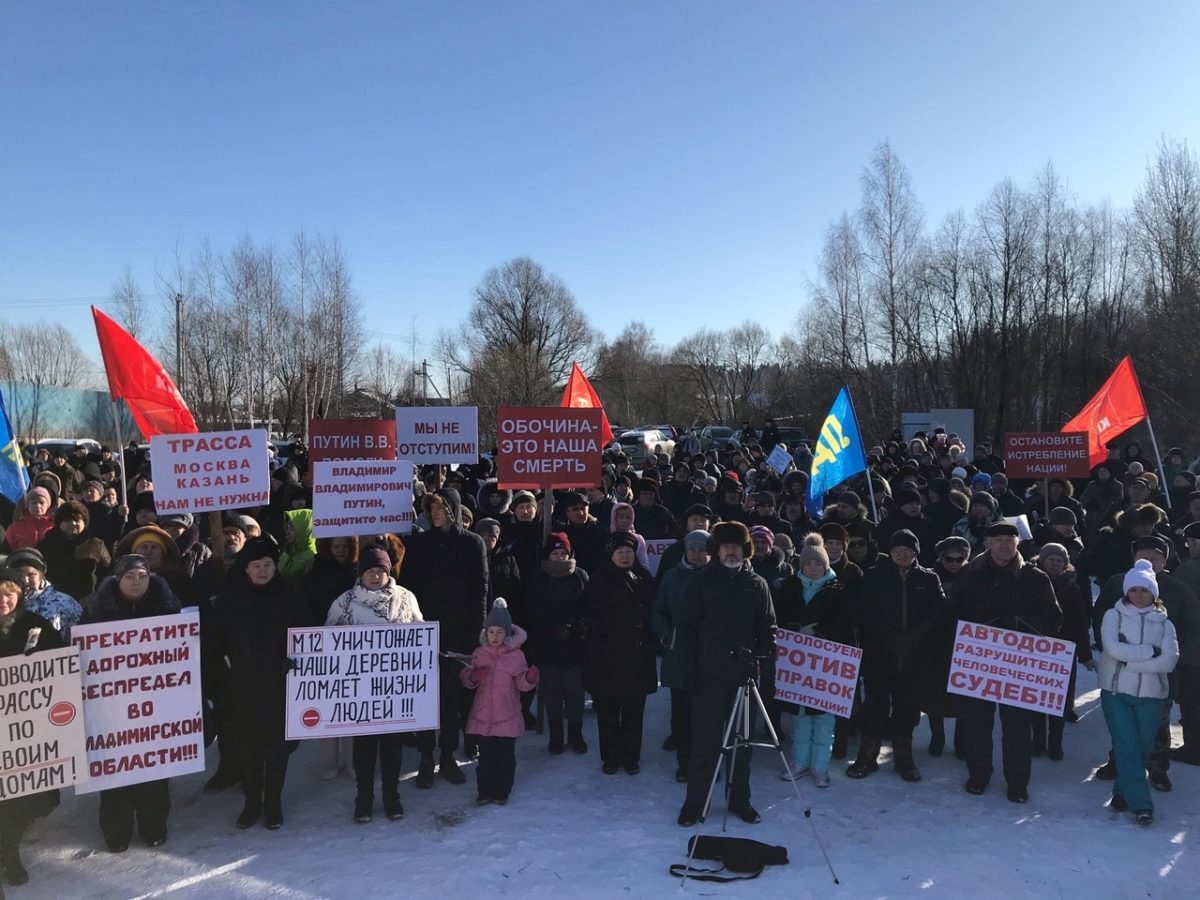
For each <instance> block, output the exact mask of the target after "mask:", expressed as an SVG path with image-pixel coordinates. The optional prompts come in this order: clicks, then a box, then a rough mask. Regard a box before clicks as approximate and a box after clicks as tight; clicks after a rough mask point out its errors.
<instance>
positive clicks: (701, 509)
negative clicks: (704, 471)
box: [683, 475, 716, 522]
mask: <svg viewBox="0 0 1200 900" xmlns="http://www.w3.org/2000/svg"><path fill="white" fill-rule="evenodd" d="M708 477H710V478H711V477H712V476H711V475H710V476H708ZM691 516H704V518H706V519H708V520H709V521H712V520H713V519H715V518H716V516H714V515H713V511H712V510H711V509H709V508H708V507H707V506H706V505H705V504H703V503H693V504H692V505H691V506H689V507H688V508H687V510H686V511H685V512H684V514H683V520H684V521H685V522H686V521H687V520H688V519H689V518H690V517H691Z"/></svg>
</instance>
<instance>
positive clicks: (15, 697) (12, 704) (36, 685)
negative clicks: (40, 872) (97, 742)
mask: <svg viewBox="0 0 1200 900" xmlns="http://www.w3.org/2000/svg"><path fill="white" fill-rule="evenodd" d="M81 693H82V688H81V685H80V676H79V650H78V649H77V648H75V647H64V648H61V649H59V650H44V651H41V652H38V653H32V654H30V655H29V656H10V657H6V658H5V659H2V660H0V800H11V799H12V798H13V797H23V796H25V795H26V794H38V793H41V792H42V791H52V790H55V789H56V788H61V787H66V786H68V785H72V784H78V783H79V782H81V781H85V780H86V779H87V777H88V767H87V751H86V749H85V745H84V727H83V709H82V703H81V701H80V699H79V698H80V696H81Z"/></svg>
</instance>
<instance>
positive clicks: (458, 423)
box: [396, 406, 479, 465]
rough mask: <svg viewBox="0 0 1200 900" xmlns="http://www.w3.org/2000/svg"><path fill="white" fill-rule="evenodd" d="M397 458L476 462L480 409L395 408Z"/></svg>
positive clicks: (477, 458)
mask: <svg viewBox="0 0 1200 900" xmlns="http://www.w3.org/2000/svg"><path fill="white" fill-rule="evenodd" d="M396 455H397V456H399V457H403V458H404V459H410V460H412V461H413V462H415V463H467V464H468V465H470V464H474V463H477V462H479V408H478V407H476V406H397V407H396Z"/></svg>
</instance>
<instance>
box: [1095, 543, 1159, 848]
mask: <svg viewBox="0 0 1200 900" xmlns="http://www.w3.org/2000/svg"><path fill="white" fill-rule="evenodd" d="M1124 588H1125V596H1124V597H1123V598H1122V599H1120V600H1118V601H1117V605H1116V606H1115V607H1113V608H1112V609H1110V610H1109V611H1108V612H1106V613H1105V614H1104V620H1103V622H1102V623H1101V626H1100V636H1101V642H1102V644H1103V647H1104V651H1103V653H1102V654H1101V656H1100V660H1099V663H1098V665H1097V675H1098V679H1099V682H1100V706H1101V708H1102V709H1103V710H1104V721H1105V722H1106V723H1107V724H1108V732H1109V734H1110V735H1112V742H1113V756H1114V758H1115V760H1116V763H1117V783H1116V786H1115V787H1114V788H1113V795H1112V799H1111V800H1110V801H1109V808H1110V809H1113V810H1116V811H1121V810H1125V809H1132V810H1133V811H1134V816H1135V819H1136V821H1137V823H1138V824H1139V825H1149V824H1150V823H1151V822H1153V821H1154V802H1153V801H1152V800H1151V799H1150V785H1149V783H1148V782H1147V781H1146V763H1147V762H1148V761H1149V759H1150V751H1151V749H1152V748H1153V747H1154V735H1155V734H1156V733H1157V731H1158V726H1159V723H1160V722H1162V716H1163V707H1164V705H1165V704H1166V702H1167V699H1166V698H1167V694H1168V693H1169V685H1168V680H1167V676H1168V675H1169V674H1170V673H1171V672H1172V671H1173V670H1174V668H1175V665H1176V663H1178V662H1179V641H1178V640H1177V639H1176V637H1175V626H1174V625H1172V624H1171V620H1170V619H1168V618H1167V610H1166V607H1164V606H1163V603H1162V601H1161V600H1160V599H1159V598H1158V580H1157V579H1156V578H1155V576H1154V567H1153V566H1152V565H1151V564H1150V563H1149V561H1147V560H1138V561H1137V562H1136V563H1135V564H1134V566H1133V568H1132V569H1130V570H1129V571H1128V572H1127V573H1125V582H1124Z"/></svg>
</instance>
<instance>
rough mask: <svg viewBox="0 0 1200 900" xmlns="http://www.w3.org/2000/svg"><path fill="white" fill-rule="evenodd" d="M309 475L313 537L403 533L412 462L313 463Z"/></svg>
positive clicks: (408, 524)
mask: <svg viewBox="0 0 1200 900" xmlns="http://www.w3.org/2000/svg"><path fill="white" fill-rule="evenodd" d="M312 473H313V537H318V538H327V537H342V536H349V535H355V534H378V533H384V532H386V533H389V534H408V533H410V532H411V531H412V526H413V464H412V462H410V461H409V460H407V459H399V460H392V461H390V462H389V461H387V460H348V461H338V462H328V461H326V462H319V463H314V464H313V466H312Z"/></svg>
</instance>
